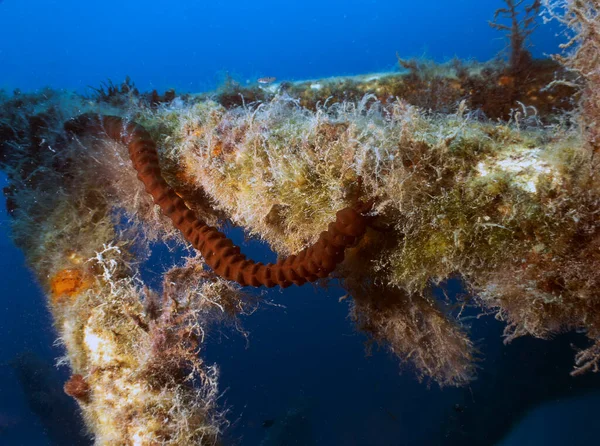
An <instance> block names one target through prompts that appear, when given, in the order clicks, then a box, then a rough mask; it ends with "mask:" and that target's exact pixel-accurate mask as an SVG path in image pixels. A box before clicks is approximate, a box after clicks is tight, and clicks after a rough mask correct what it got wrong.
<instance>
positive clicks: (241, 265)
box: [65, 114, 369, 288]
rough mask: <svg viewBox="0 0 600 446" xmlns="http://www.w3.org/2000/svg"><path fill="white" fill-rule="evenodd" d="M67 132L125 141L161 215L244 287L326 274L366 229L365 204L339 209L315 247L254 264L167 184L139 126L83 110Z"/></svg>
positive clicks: (219, 269)
mask: <svg viewBox="0 0 600 446" xmlns="http://www.w3.org/2000/svg"><path fill="white" fill-rule="evenodd" d="M65 130H67V131H68V132H70V133H73V134H77V135H84V134H91V135H95V136H98V137H103V136H108V137H109V138H111V139H113V140H114V141H117V142H119V143H122V144H124V145H126V146H127V148H128V150H129V156H130V158H131V161H132V163H133V167H134V168H135V170H136V171H137V173H138V178H139V179H140V181H142V183H143V184H144V186H145V188H146V192H148V193H149V194H150V195H151V196H152V198H153V199H154V202H155V203H156V204H158V205H159V206H160V208H161V210H162V211H163V213H164V214H165V215H166V216H168V217H169V218H170V219H171V220H172V221H173V224H174V225H175V227H176V228H177V229H179V230H180V231H181V233H182V234H183V235H184V237H185V238H186V240H188V241H189V242H190V243H191V244H192V245H193V246H194V248H195V249H197V250H199V251H200V252H201V253H202V256H203V257H204V260H205V261H206V263H207V264H208V265H209V266H210V267H211V268H212V269H213V270H214V271H215V272H216V273H217V274H218V275H219V276H221V277H223V278H225V279H228V280H234V281H236V282H237V283H239V284H240V285H242V286H246V285H251V286H255V287H259V286H262V285H265V286H267V287H273V286H275V285H279V286H281V287H283V288H285V287H288V286H290V285H291V284H293V283H294V284H296V285H303V284H304V283H306V282H314V281H315V280H317V279H318V278H320V277H327V276H328V275H329V273H331V272H332V271H333V270H334V269H335V267H336V265H337V264H338V263H339V262H341V261H342V260H343V259H344V251H345V249H346V248H347V247H349V246H351V245H352V244H354V243H355V241H356V240H357V239H358V238H359V237H361V236H362V235H363V234H364V233H365V229H366V217H364V216H363V214H362V213H364V212H365V210H366V209H368V208H369V206H368V205H362V206H359V207H357V208H356V209H355V208H352V207H347V208H344V209H342V210H340V211H338V212H337V214H336V220H335V222H332V223H330V224H329V227H328V229H327V231H323V232H321V234H320V236H319V239H318V241H317V242H316V243H315V244H314V245H312V246H310V247H308V248H306V249H303V250H302V251H300V252H299V253H298V254H297V255H291V256H289V257H287V258H285V259H280V260H279V261H278V262H277V263H276V264H271V263H269V264H267V265H264V264H262V263H260V262H259V263H256V262H254V261H253V260H250V259H247V258H246V256H245V255H244V254H242V253H240V248H239V247H237V246H235V245H234V244H233V242H232V241H231V240H230V239H228V238H227V237H226V236H225V234H223V233H222V232H220V231H219V230H217V229H216V228H215V227H212V226H208V225H207V224H206V222H204V221H203V220H201V219H199V218H197V217H196V215H195V213H194V212H193V211H192V210H191V209H190V208H189V207H188V206H187V205H186V204H185V202H184V200H183V199H182V198H181V197H179V196H178V195H177V193H176V192H175V191H174V190H173V188H172V187H171V186H169V185H168V184H167V182H166V181H165V179H164V178H163V176H162V174H161V170H160V166H159V162H158V153H157V151H156V143H155V142H154V141H153V140H152V137H151V136H150V134H149V133H148V132H147V131H146V129H144V128H143V127H142V126H141V125H139V124H136V123H135V122H127V121H125V120H124V119H122V118H120V117H117V116H104V115H93V114H83V115H80V116H78V117H75V118H73V119H71V120H69V121H67V122H66V123H65Z"/></svg>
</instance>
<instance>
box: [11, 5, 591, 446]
mask: <svg viewBox="0 0 600 446" xmlns="http://www.w3.org/2000/svg"><path fill="white" fill-rule="evenodd" d="M501 6H502V2H501V1H499V0H493V1H481V0H455V1H441V0H438V1H434V0H431V1H429V2H413V1H411V2H408V1H398V0H396V1H391V0H386V1H356V0H350V1H341V0H335V1H324V0H321V1H315V0H305V1H287V2H283V1H282V2H276V1H273V0H270V1H258V2H241V1H237V2H235V1H229V2H224V1H212V2H204V1H195V2H193V1H178V0H172V1H168V2H167V1H158V0H155V1H145V2H141V1H137V0H136V1H128V2H125V1H114V0H107V1H103V2H95V1H81V0H80V1H73V0H63V1H49V0H46V1H42V0H35V1H34V0H31V1H26V0H20V1H17V0H5V1H4V2H0V88H5V89H7V90H9V91H10V90H11V89H14V88H20V89H21V90H23V91H30V90H35V89H38V88H41V87H44V86H52V87H54V88H68V89H76V90H78V91H80V92H89V91H88V90H86V87H87V86H88V85H93V86H98V85H99V83H100V82H101V81H104V80H106V79H108V78H110V79H113V80H114V81H115V82H119V81H121V80H122V79H123V78H124V77H125V76H126V75H129V76H131V78H132V79H133V80H134V81H135V83H136V84H137V86H138V87H139V88H140V89H141V90H148V89H153V88H157V89H158V90H164V89H166V88H171V87H174V88H176V89H177V90H179V91H182V90H183V91H192V92H194V91H199V90H205V89H210V88H214V87H215V86H217V84H218V82H219V81H220V80H222V78H223V76H224V73H226V72H229V73H232V74H233V75H234V76H236V78H237V79H238V80H240V81H241V82H245V81H246V80H250V81H254V80H255V79H256V78H257V77H259V76H276V77H278V78H279V79H281V80H284V79H286V80H291V79H302V78H314V77H319V76H332V75H340V74H356V73H366V72H374V71H380V70H389V69H392V68H393V67H394V65H395V64H396V59H395V53H396V51H398V52H399V53H400V55H401V56H403V57H409V56H422V55H426V56H428V57H430V58H433V59H435V60H437V61H444V60H447V59H449V58H451V57H453V56H458V57H461V58H476V59H479V60H487V59H489V58H491V57H493V56H494V55H495V54H497V53H498V52H499V51H501V50H502V49H503V48H504V47H505V46H506V41H505V40H504V39H503V37H502V35H500V34H499V33H498V32H497V31H494V30H492V29H490V27H489V26H488V24H487V21H488V20H489V19H491V18H492V17H493V13H494V10H495V9H496V8H497V7H501ZM558 31H559V30H558V29H556V28H553V27H542V28H540V29H539V30H538V31H536V33H535V34H534V38H533V41H534V44H535V47H534V48H533V52H534V54H536V55H538V56H539V55H542V54H544V53H552V52H555V51H556V47H557V44H558V42H559V41H560V39H559V38H558V37H557V36H556V33H557V32H558ZM0 181H1V182H2V183H3V184H4V182H5V179H4V177H0ZM3 184H2V185H3ZM0 208H1V210H0V445H48V444H51V443H50V442H51V441H53V442H54V444H59V445H63V444H64V445H70V444H74V443H73V441H72V440H69V438H73V437H72V435H73V434H72V432H71V431H72V430H75V431H76V430H77V429H79V425H77V423H76V420H75V418H74V417H73V412H74V410H75V409H74V405H73V404H72V403H70V401H69V400H68V399H67V400H64V399H63V397H62V384H63V382H64V381H65V380H66V378H67V376H68V371H67V370H66V369H65V368H64V367H63V368H61V369H56V368H55V367H53V364H54V362H55V361H56V357H57V356H59V355H60V354H61V351H60V349H58V348H55V347H52V343H53V341H54V339H55V334H54V332H53V329H52V326H51V321H50V318H49V314H48V312H47V310H46V308H45V303H44V298H43V296H42V294H41V292H40V290H39V288H38V287H37V285H36V284H35V282H34V280H33V277H32V275H31V273H29V272H28V270H27V269H26V267H25V265H24V259H23V256H22V254H21V253H20V251H19V250H17V249H16V248H15V247H14V246H13V245H12V244H11V242H10V240H9V237H8V232H9V228H8V217H7V216H6V213H5V210H4V206H3V203H0ZM233 233H234V235H236V237H238V241H241V240H242V235H241V232H240V231H239V230H234V231H233ZM245 252H246V253H248V254H249V255H250V256H252V257H256V258H260V257H261V256H268V255H269V254H268V250H267V248H266V247H265V246H263V245H261V244H259V243H255V242H252V243H250V244H249V245H246V248H245ZM172 261H173V255H172V254H167V253H166V251H165V250H164V249H161V248H160V247H157V250H156V254H155V256H154V257H153V258H152V260H151V262H150V263H149V264H148V265H147V268H148V272H147V273H146V277H148V278H150V277H151V272H150V271H159V272H160V271H162V269H163V268H164V265H166V264H170V263H172ZM447 287H448V290H449V292H450V293H452V292H458V291H459V290H460V284H459V283H457V282H451V283H449V284H448V285H447ZM343 294H344V292H343V291H342V290H340V289H339V288H336V286H335V284H332V286H331V287H330V288H329V289H328V290H322V289H316V288H314V287H311V286H304V287H302V288H290V289H287V290H285V291H283V292H281V291H277V290H274V291H270V292H269V294H268V296H267V298H268V299H269V300H271V301H273V302H274V303H277V304H282V305H285V307H278V306H263V307H262V308H261V309H260V310H259V311H258V312H257V313H256V314H254V315H252V316H250V317H247V318H244V319H243V327H244V328H245V329H246V330H247V331H248V332H249V333H250V336H249V343H247V340H246V339H245V338H244V337H243V336H241V335H240V334H239V333H236V332H234V331H231V330H229V331H227V330H224V331H218V330H215V331H213V332H212V335H211V336H210V339H209V342H208V344H207V347H206V351H205V356H206V358H207V360H208V361H209V362H216V363H218V364H219V366H220V370H221V379H220V384H221V388H222V390H224V391H225V393H224V396H223V398H222V402H223V405H224V406H226V407H228V408H229V410H230V413H229V416H228V418H229V419H230V420H231V421H232V426H231V428H230V430H229V431H228V432H227V434H226V442H227V443H232V444H240V445H258V444H260V443H261V441H264V444H265V445H289V444H296V445H313V444H318V445H361V446H367V445H458V444H461V445H469V444H474V445H490V444H496V443H497V442H500V441H501V440H502V439H503V438H504V437H505V436H506V435H512V437H510V438H508V439H505V440H504V442H503V443H502V444H503V445H523V444H526V445H542V444H543V445H563V444H571V445H578V444H594V443H595V442H597V439H598V438H599V435H598V434H599V431H598V429H599V428H598V427H596V426H597V423H596V422H595V416H596V414H597V413H598V408H599V405H600V397H599V394H598V393H597V392H598V390H599V389H600V380H599V377H598V376H595V375H586V376H584V377H581V378H570V377H569V375H568V372H569V370H570V368H571V366H572V358H573V354H574V352H573V349H572V346H571V344H572V343H574V344H576V345H584V339H583V338H582V337H579V336H577V335H565V336H560V337H558V338H557V339H555V340H553V341H552V342H544V341H539V340H534V339H520V340H517V341H515V342H514V343H513V344H511V345H510V346H504V345H503V344H502V339H501V333H502V326H501V325H500V324H499V323H498V322H496V321H495V320H494V319H493V318H491V317H485V318H481V319H479V320H478V321H476V322H474V323H473V327H472V337H473V339H475V340H476V341H477V345H478V346H479V347H480V349H481V350H482V352H483V354H484V355H485V360H484V362H482V364H481V367H482V369H481V371H480V373H479V379H478V380H477V381H476V382H474V383H473V384H472V385H471V386H470V387H467V388H464V389H444V390H440V389H438V388H437V387H436V386H435V385H431V386H428V385H427V384H426V383H418V382H417V381H416V380H415V378H414V375H413V374H412V373H411V372H410V371H409V370H408V371H406V370H405V371H404V372H403V373H402V374H400V372H399V370H400V369H399V367H398V363H397V360H396V359H395V358H394V357H392V356H391V355H390V354H388V353H387V352H386V351H385V349H381V350H377V349H376V350H375V351H373V354H372V355H371V356H366V355H365V348H364V345H363V343H364V342H365V340H366V339H365V337H364V336H363V335H362V334H360V333H357V332H356V331H355V329H354V327H353V325H352V323H351V321H350V320H348V317H347V314H348V307H347V305H348V304H347V303H346V302H342V303H339V302H338V298H339V297H340V296H341V295H343ZM19 355H20V356H19ZM15 358H16V359H15ZM520 420H523V422H522V423H521V424H519V422H520ZM265 422H266V423H265ZM265 424H266V425H270V427H264V426H263V425H265ZM511 430H512V434H509V433H510V432H511Z"/></svg>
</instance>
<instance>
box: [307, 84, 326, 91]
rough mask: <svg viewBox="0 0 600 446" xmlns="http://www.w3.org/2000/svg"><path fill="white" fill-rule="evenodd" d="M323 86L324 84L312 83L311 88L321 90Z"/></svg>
mask: <svg viewBox="0 0 600 446" xmlns="http://www.w3.org/2000/svg"><path fill="white" fill-rule="evenodd" d="M321 88H323V85H321V84H310V89H311V90H320V89H321Z"/></svg>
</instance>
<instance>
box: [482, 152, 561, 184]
mask: <svg viewBox="0 0 600 446" xmlns="http://www.w3.org/2000/svg"><path fill="white" fill-rule="evenodd" d="M541 153H542V151H541V150H540V149H539V148H536V149H521V150H516V151H515V150H512V151H510V152H509V153H507V154H506V157H505V158H501V159H495V160H486V161H482V162H480V163H479V164H477V167H476V169H477V171H478V172H479V174H480V175H481V176H482V177H485V176H488V175H490V174H493V173H499V172H507V173H512V174H514V176H515V178H514V183H513V184H514V185H515V186H517V187H520V188H521V189H522V190H524V191H526V192H530V193H535V192H537V186H536V185H537V182H538V179H539V177H540V175H552V176H553V177H554V178H556V177H557V175H556V171H555V170H554V169H553V168H552V166H551V165H550V164H548V163H547V162H545V161H543V160H542V159H540V155H541Z"/></svg>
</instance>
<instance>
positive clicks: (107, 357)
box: [83, 325, 115, 366]
mask: <svg viewBox="0 0 600 446" xmlns="http://www.w3.org/2000/svg"><path fill="white" fill-rule="evenodd" d="M83 342H84V343H85V346H86V347H87V350H88V352H89V354H90V359H91V360H92V362H93V364H94V365H95V366H106V365H108V364H110V363H111V362H112V361H113V360H114V358H115V349H114V346H113V345H112V343H111V342H110V341H109V340H107V339H105V338H103V337H101V336H99V335H98V334H96V333H94V332H93V330H92V328H91V327H90V326H89V325H88V326H86V327H85V330H84V337H83Z"/></svg>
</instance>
